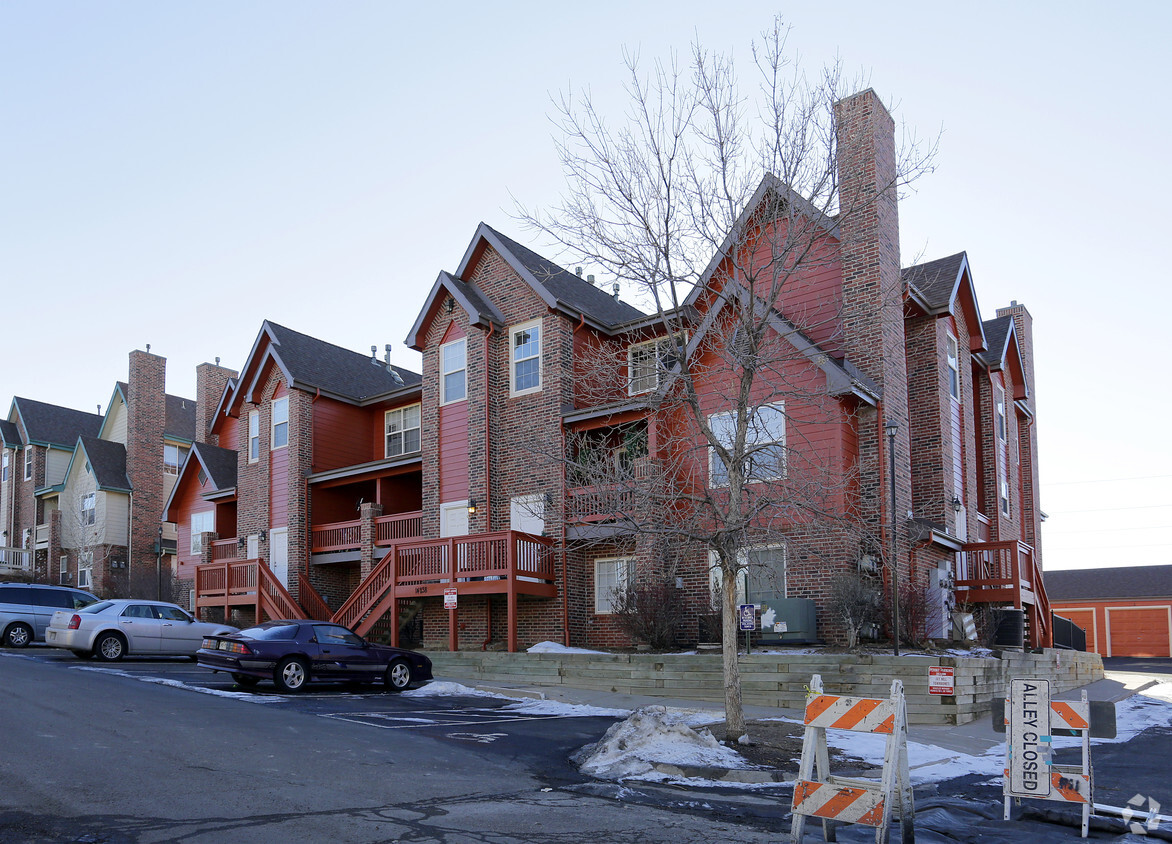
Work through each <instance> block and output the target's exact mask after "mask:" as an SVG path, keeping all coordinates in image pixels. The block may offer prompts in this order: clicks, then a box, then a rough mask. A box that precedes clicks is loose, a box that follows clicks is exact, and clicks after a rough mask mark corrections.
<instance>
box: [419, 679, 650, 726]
mask: <svg viewBox="0 0 1172 844" xmlns="http://www.w3.org/2000/svg"><path fill="white" fill-rule="evenodd" d="M403 694H404V695H406V696H407V697H457V696H464V697H489V698H495V699H496V700H508V701H515V702H513V703H511V704H510V705H508V706H506V707H505V709H508V710H510V711H512V712H521V713H524V714H527V715H559V716H561V717H563V718H625V717H626V716H628V715H630V714H631V710H629V709H605V708H603V707H601V706H587V705H585V704H579V703H561V702H560V701H556V700H532V699H526V700H521V701H517V699H516V698H513V697H510V696H509V695H504V694H500V693H498V692H488V691H484V690H483V689H474V688H472V687H470V686H465V685H463V684H462V683H453V682H451V681H449V680H435V681H433V682H431V683H428V684H427V685H426V686H420V687H419V688H418V689H411V690H409V691H406V692H403Z"/></svg>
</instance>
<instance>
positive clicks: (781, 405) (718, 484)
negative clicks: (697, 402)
mask: <svg viewBox="0 0 1172 844" xmlns="http://www.w3.org/2000/svg"><path fill="white" fill-rule="evenodd" d="M763 407H772V408H775V409H776V410H777V411H778V413H780V414H781V424H782V429H781V439H780V440H766V441H762V442H757V441H756V440H753V441H750V440H749V437H751V436H752V432H748V433H747V434H746V441H745V450H746V451H748V450H749V449H750V448H756V447H759V446H769V445H779V446H781V454H782V465H781V474H779V475H771V476H770V477H767V478H756V477H749V478H746V479H745V483H750V484H762V483H773V482H774V481H784V480H785V479H786V478H787V477H789V455H788V454H787V453H786V450H785V449H786V441H787V439H788V437H787V435H788V430H787V428H788V420H787V419H786V416H785V402H770V403H768V404H761V405H757V406H755V407H753V408H752V411H753V413H754V414H756V412H757V411H758V410H760V409H761V408H763ZM735 415H736V411H733V410H722V411H719V412H718V413H710V414H708V427H709V428H713V427H715V426H714V425H713V420H715V419H718V418H719V417H722V416H728V417H735ZM749 459H750V461H751V460H752V455H751V454H750V455H749ZM719 460H720V458H719V457H717V455H716V449H715V448H713V447H712V446H709V447H708V486H709V488H710V489H723V488H725V487H727V486H728V470H727V469H726V470H725V480H724V481H717V480H714V479H715V477H716V474H715V468H716V465H717V462H718V461H719ZM750 465H751V464H750Z"/></svg>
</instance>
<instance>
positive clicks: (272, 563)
mask: <svg viewBox="0 0 1172 844" xmlns="http://www.w3.org/2000/svg"><path fill="white" fill-rule="evenodd" d="M269 568H270V569H271V570H272V572H273V576H274V577H276V578H277V580H278V581H280V583H281V585H282V586H286V587H287V586H288V585H289V529H288V528H276V529H274V530H270V531H269Z"/></svg>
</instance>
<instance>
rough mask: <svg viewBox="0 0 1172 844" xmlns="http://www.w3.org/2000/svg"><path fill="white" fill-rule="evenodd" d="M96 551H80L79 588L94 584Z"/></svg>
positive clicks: (86, 587)
mask: <svg viewBox="0 0 1172 844" xmlns="http://www.w3.org/2000/svg"><path fill="white" fill-rule="evenodd" d="M93 572H94V552H93V551H79V552H78V554H77V588H78V589H89V588H90V587H92V586H93V582H94V577H93Z"/></svg>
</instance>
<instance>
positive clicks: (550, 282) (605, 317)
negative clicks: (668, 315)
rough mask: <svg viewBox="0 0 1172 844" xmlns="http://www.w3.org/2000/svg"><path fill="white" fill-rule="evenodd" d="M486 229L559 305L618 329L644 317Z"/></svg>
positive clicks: (629, 306)
mask: <svg viewBox="0 0 1172 844" xmlns="http://www.w3.org/2000/svg"><path fill="white" fill-rule="evenodd" d="M487 228H488V229H489V230H490V231H491V232H492V233H493V234H494V235H496V236H497V237H498V238H500V240H501V243H502V244H504V246H505V247H506V248H507V249H508V250H509V251H510V252H512V253H513V256H514V257H515V258H516V259H517V260H518V261H520V262H521V264H522V265H523V266H524V267H525V269H527V270H528V271H529V272H530V273H531V274H532V275H533V277H534V278H535V279H537V281H538V282H539V283H540V284H541V285H543V286H544V287H545V289H546V290H548V291H549V292H550V293H552V294H553V295H554V297H556V298H557V299H558V301H560V302H562V303H563V304H566V305H568V306H570V307H571V308H573V309H574V310H576V311H578V312H579V313H584V314H586V315H587V316H589V317H591V318H592V319H594V320H597V321H598V322H600V323H602V324H603V325H608V326H615V325H621V324H623V323H625V322H631V321H632V320H637V319H642V318H644V317H646V316H647V315H646V314H645V313H643V312H642V311H640V310H639V309H638V308H636V307H634V306H632V305H628V304H627V303H626V302H623V301H621V300H619V299H616V298H615V297H614V296H611V295H610V294H609V293H607V292H606V291H604V290H600V289H599V288H597V287H595V286H594V285H593V284H591V283H590V282H588V281H586V280H585V279H582V278H578V276H576V275H575V274H574V273H572V272H569V271H568V270H566V269H565V268H564V267H559V266H558V265H557V264H555V263H554V262H553V261H550V260H549V259H547V258H543V257H541V256H540V255H538V254H537V253H536V252H534V251H533V250H532V249H529V248H528V247H526V246H522V245H521V244H519V243H517V242H516V241H515V240H513V239H512V238H509V237H506V236H505V235H503V234H501V233H500V232H498V231H497V230H496V229H494V228H492V227H487Z"/></svg>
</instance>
